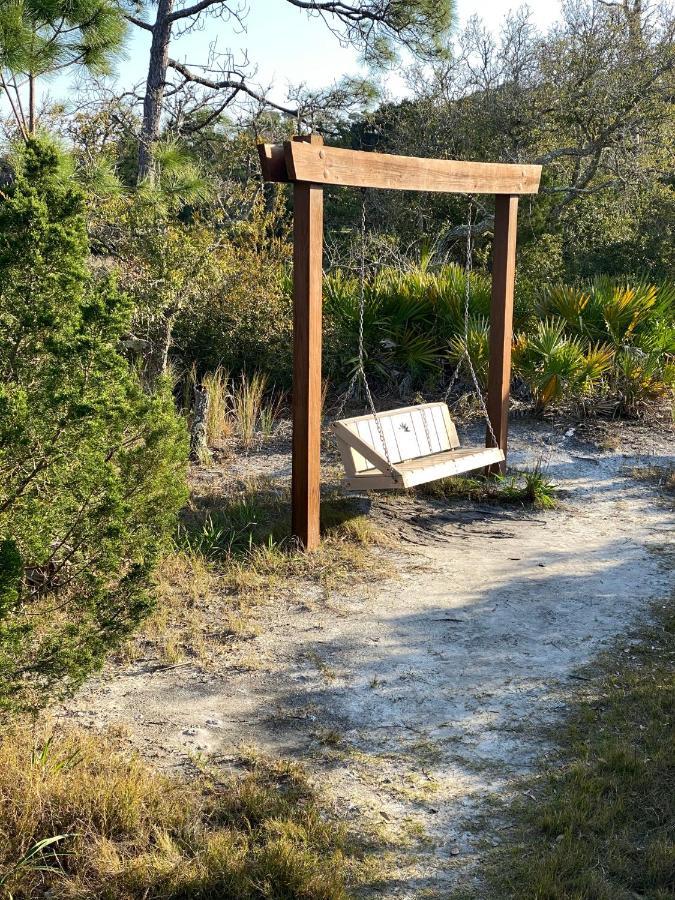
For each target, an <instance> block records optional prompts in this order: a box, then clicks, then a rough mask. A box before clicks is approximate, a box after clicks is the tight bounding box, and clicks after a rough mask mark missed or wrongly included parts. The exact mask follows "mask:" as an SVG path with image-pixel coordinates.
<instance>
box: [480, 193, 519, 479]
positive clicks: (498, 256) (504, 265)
mask: <svg viewBox="0 0 675 900" xmlns="http://www.w3.org/2000/svg"><path fill="white" fill-rule="evenodd" d="M517 216H518V197H517V196H514V195H511V194H497V196H496V197H495V231H494V244H493V250H492V303H491V306H490V361H489V368H488V396H487V410H488V416H489V418H490V422H491V423H492V428H493V430H494V433H495V435H496V437H497V445H498V446H499V447H500V449H501V450H503V451H504V457H506V451H507V440H508V425H509V387H510V381H511V343H512V340H513V288H514V283H515V274H516V225H517ZM485 443H486V446H487V447H492V446H494V441H493V439H492V435H491V434H490V430H489V429H488V431H487V435H486V441H485ZM505 469H506V460H505V461H504V462H503V463H496V464H495V465H493V466H489V467H488V473H489V474H498V473H500V472H504V470H505Z"/></svg>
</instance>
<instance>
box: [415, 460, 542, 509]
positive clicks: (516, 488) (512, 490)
mask: <svg viewBox="0 0 675 900" xmlns="http://www.w3.org/2000/svg"><path fill="white" fill-rule="evenodd" d="M418 490H419V492H420V493H421V494H422V495H423V496H425V497H430V498H431V499H434V500H451V499H466V500H471V501H472V502H474V503H503V504H511V503H517V504H520V505H522V506H533V507H535V509H553V508H554V507H555V506H556V505H557V502H558V501H557V497H556V494H557V488H556V486H555V485H554V484H553V482H552V481H550V480H549V479H548V478H546V476H545V475H544V474H543V473H542V471H541V469H540V468H539V466H536V467H535V468H534V469H532V470H529V471H528V470H526V471H523V472H514V473H512V474H510V475H497V476H485V475H475V476H472V477H465V476H459V477H455V478H443V479H441V480H440V481H434V482H430V483H429V484H426V485H424V486H423V487H421V488H419V489H418Z"/></svg>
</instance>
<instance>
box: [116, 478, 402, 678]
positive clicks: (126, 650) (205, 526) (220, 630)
mask: <svg viewBox="0 0 675 900" xmlns="http://www.w3.org/2000/svg"><path fill="white" fill-rule="evenodd" d="M289 510H290V494H289V488H288V487H287V486H283V485H279V484H275V483H274V482H272V481H267V480H265V479H248V480H245V481H240V482H228V483H226V484H225V487H224V491H223V493H219V492H210V493H204V494H202V495H198V494H195V495H193V498H192V500H191V503H190V506H189V508H188V509H187V510H186V512H185V514H184V517H183V522H182V524H181V526H180V528H179V532H178V535H177V539H176V547H175V551H174V552H173V553H172V554H171V555H170V556H169V557H168V558H167V559H165V560H164V561H163V563H162V564H161V566H160V568H159V570H158V573H157V578H156V585H157V604H156V608H155V611H154V613H153V614H152V615H151V617H150V618H149V619H148V620H147V621H146V622H145V623H144V625H143V627H142V629H141V630H140V631H139V632H137V633H136V634H135V635H133V636H132V637H131V638H130V640H129V641H128V642H127V643H126V644H125V645H124V647H123V649H122V650H121V651H120V653H119V656H120V658H121V659H122V660H125V661H133V660H136V659H139V658H141V657H143V656H144V657H146V658H147V657H155V658H158V659H160V660H161V661H162V662H163V663H165V664H167V665H175V664H179V663H181V662H185V661H198V662H200V663H201V664H204V665H208V664H210V663H211V662H212V661H214V660H215V659H216V658H218V657H219V656H220V655H221V654H223V653H224V652H225V651H227V652H228V653H230V654H232V652H233V648H234V645H235V644H236V645H237V646H238V647H239V650H240V651H241V652H243V649H242V647H241V646H239V645H242V644H243V643H244V642H246V641H247V640H248V639H249V638H251V637H254V636H255V635H256V633H257V630H256V625H255V621H254V618H255V617H254V615H253V610H254V608H255V607H256V606H257V605H259V604H261V603H262V604H264V603H266V602H270V601H271V602H276V600H277V598H278V597H279V596H280V595H288V594H289V593H292V592H294V591H295V592H297V594H298V596H301V595H302V594H303V592H304V591H306V588H307V585H308V584H310V585H318V586H319V587H320V588H321V589H322V591H323V593H324V595H329V594H330V592H331V591H332V590H334V589H336V588H338V587H339V588H340V589H344V588H348V587H349V586H350V584H351V583H353V582H355V581H356V582H359V583H362V582H363V581H364V580H368V581H371V582H372V581H376V580H381V579H383V578H386V577H388V576H390V575H391V574H392V572H393V569H392V566H391V565H390V564H388V563H387V562H386V560H385V559H384V558H383V556H382V554H379V553H375V552H373V551H374V549H375V548H377V547H379V546H388V544H389V540H388V538H387V536H386V535H385V534H384V533H383V532H382V531H380V530H379V529H378V528H377V527H376V526H375V525H374V524H373V523H372V521H371V520H370V519H369V518H368V517H367V516H365V515H363V514H362V513H361V512H360V508H359V502H358V501H357V500H354V499H353V498H345V497H342V496H340V495H339V494H337V493H329V494H327V495H326V496H325V497H324V498H323V499H322V510H321V517H322V521H321V528H322V535H323V540H322V543H321V546H320V548H319V549H318V550H317V551H315V552H313V553H309V554H308V553H304V552H302V551H301V550H300V549H299V548H298V546H297V544H296V543H295V542H294V541H293V539H292V538H291V534H290V512H289ZM214 623H217V625H215V624H214ZM237 652H239V651H237ZM242 664H243V660H242Z"/></svg>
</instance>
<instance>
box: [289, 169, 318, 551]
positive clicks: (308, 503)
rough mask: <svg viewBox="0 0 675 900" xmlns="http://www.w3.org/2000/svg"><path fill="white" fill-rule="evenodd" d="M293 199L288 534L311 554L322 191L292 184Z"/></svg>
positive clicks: (315, 529) (314, 543)
mask: <svg viewBox="0 0 675 900" xmlns="http://www.w3.org/2000/svg"><path fill="white" fill-rule="evenodd" d="M293 200H294V223H293V484H292V504H293V509H292V531H293V534H294V535H295V537H297V538H298V540H299V541H300V543H301V544H302V546H303V547H305V549H307V550H313V549H314V548H315V547H317V546H318V545H319V540H320V536H319V514H320V508H319V504H320V500H319V487H320V473H321V303H322V276H323V270H322V256H323V189H322V188H321V187H316V186H315V185H311V184H296V185H295V186H294V188H293Z"/></svg>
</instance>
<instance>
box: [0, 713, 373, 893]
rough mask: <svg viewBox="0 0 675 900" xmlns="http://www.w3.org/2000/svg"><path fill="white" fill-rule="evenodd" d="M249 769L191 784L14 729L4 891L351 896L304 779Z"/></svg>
mask: <svg viewBox="0 0 675 900" xmlns="http://www.w3.org/2000/svg"><path fill="white" fill-rule="evenodd" d="M242 764H243V765H244V768H245V771H244V773H243V774H241V775H238V776H232V775H223V774H222V773H220V772H218V771H215V770H211V771H209V772H208V773H203V774H201V775H200V776H199V777H197V778H195V779H193V780H191V781H189V782H188V781H186V780H184V779H179V778H173V777H167V776H164V775H161V774H158V773H157V772H155V771H153V770H151V769H150V768H149V767H148V766H147V765H146V764H144V763H143V762H141V761H140V760H139V759H138V758H136V757H128V756H125V755H123V754H121V753H119V752H116V751H115V749H114V748H113V747H112V746H111V744H110V742H109V741H106V740H104V739H101V738H94V737H92V736H90V735H84V734H83V733H82V732H75V731H65V732H60V733H58V734H55V735H52V736H51V737H46V736H44V735H43V736H42V737H39V738H37V739H36V738H35V736H34V734H33V733H32V732H31V731H30V730H29V729H27V728H16V729H15V730H13V731H9V732H6V733H5V734H4V736H3V740H2V743H1V744H0V796H2V799H3V803H2V806H1V807H0V889H1V890H2V891H3V894H2V895H3V896H4V897H7V898H10V897H12V898H14V900H29V898H30V900H39V898H42V897H44V898H47V897H49V898H52V900H59V898H63V900H65V898H69V900H75V898H77V900H118V898H119V900H130V898H141V897H142V898H146V900H171V898H175V900H178V898H181V900H210V898H213V900H216V898H218V900H222V898H231V900H253V898H279V900H281V898H288V900H291V898H298V900H299V898H303V900H342V898H346V897H347V892H346V886H345V885H346V874H347V870H348V869H349V868H350V867H351V868H354V867H356V865H357V864H356V860H355V858H354V856H353V852H352V850H350V847H349V845H348V842H347V839H346V835H345V831H344V829H343V828H342V827H341V826H340V825H339V824H338V823H336V822H335V821H334V820H332V818H331V817H330V816H329V815H327V814H326V811H325V810H323V809H322V808H321V806H320V804H319V801H318V799H317V796H316V794H315V792H314V790H313V788H312V786H311V785H310V784H309V782H308V780H307V778H306V776H305V774H304V772H303V770H302V769H301V768H300V767H298V766H297V765H295V764H292V763H289V762H284V761H278V760H277V761H271V760H266V759H260V758H255V757H252V758H249V759H246V760H243V761H242ZM49 839H55V840H54V841H53V842H52V843H49V844H46V843H45V841H48V840H49ZM40 842H42V844H41V843H40Z"/></svg>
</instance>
